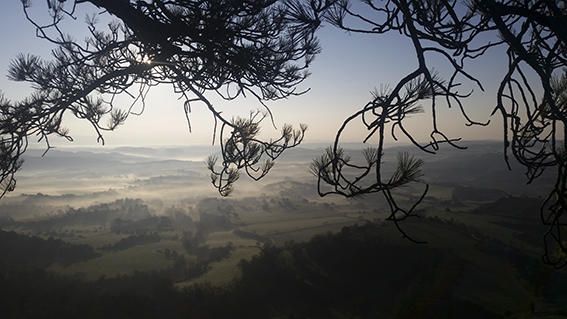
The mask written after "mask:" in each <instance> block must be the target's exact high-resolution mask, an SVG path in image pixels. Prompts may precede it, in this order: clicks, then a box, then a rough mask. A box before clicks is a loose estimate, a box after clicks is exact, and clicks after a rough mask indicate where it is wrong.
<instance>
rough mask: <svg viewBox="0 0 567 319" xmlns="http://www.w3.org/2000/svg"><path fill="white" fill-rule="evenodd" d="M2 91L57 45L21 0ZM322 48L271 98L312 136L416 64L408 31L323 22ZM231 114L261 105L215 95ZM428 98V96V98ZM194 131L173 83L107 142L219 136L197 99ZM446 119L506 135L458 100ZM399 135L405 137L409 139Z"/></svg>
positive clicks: (76, 127) (454, 126)
mask: <svg viewBox="0 0 567 319" xmlns="http://www.w3.org/2000/svg"><path fill="white" fill-rule="evenodd" d="M32 3H33V4H34V5H35V6H36V7H34V8H35V10H34V13H36V14H39V15H41V14H44V11H43V10H42V8H43V7H42V6H44V5H45V4H44V1H38V0H36V1H33V2H32ZM0 6H1V7H0V30H4V31H3V32H2V33H0V40H1V41H2V43H3V45H2V46H1V47H0V73H1V74H2V75H1V76H0V91H2V92H3V93H4V95H5V96H6V97H8V98H10V99H11V100H18V99H22V98H23V97H25V96H27V95H28V94H29V93H30V92H31V90H30V88H29V86H28V85H27V84H25V83H14V82H11V81H9V80H8V79H7V78H6V76H5V75H6V74H7V69H8V66H9V64H10V61H11V60H12V59H13V58H14V57H16V55H17V54H19V53H32V54H37V55H41V56H47V55H48V54H49V52H50V50H51V49H52V48H53V46H52V45H51V44H50V43H48V42H46V41H44V40H41V39H38V38H36V37H35V30H34V28H33V26H32V25H31V24H30V23H29V22H27V21H26V20H25V17H24V15H23V11H22V8H21V3H20V1H19V0H4V1H3V2H2V4H1V5H0ZM83 21H84V14H78V17H77V20H76V21H68V23H69V28H79V27H81V26H82V27H84V23H83ZM318 37H319V40H320V44H321V47H322V53H321V54H319V55H318V56H317V57H316V58H315V61H314V62H313V64H312V67H311V69H310V72H311V76H310V77H309V78H308V79H307V80H306V81H305V82H304V83H303V84H302V85H301V86H300V88H304V89H305V88H310V91H309V92H308V93H306V94H304V95H301V96H295V97H291V98H289V99H286V100H283V101H278V102H274V103H268V106H269V107H270V109H271V111H272V112H273V114H274V117H275V123H276V125H277V126H278V127H281V126H282V125H283V124H284V123H289V124H292V125H294V126H296V127H297V126H298V125H299V123H305V124H307V125H308V126H309V130H308V132H307V135H306V138H305V142H306V143H330V142H331V141H332V140H333V139H334V137H335V134H336V131H337V129H338V128H339V127H340V125H341V124H342V122H343V121H344V119H345V118H346V117H347V116H349V115H350V114H352V113H354V112H356V111H357V110H358V109H359V108H360V107H362V106H363V105H364V104H365V103H366V102H368V101H369V100H370V99H371V94H370V91H372V90H373V89H375V88H380V87H381V86H383V85H390V86H393V85H395V83H397V82H398V81H399V80H400V79H401V78H402V77H403V76H405V75H406V74H407V73H408V72H410V71H411V70H413V69H414V68H415V67H416V63H417V62H416V59H415V54H414V52H413V50H412V47H411V43H410V41H409V40H408V39H407V38H404V37H401V36H399V35H397V34H387V35H382V36H368V35H359V34H349V33H346V32H343V31H341V30H338V29H336V28H334V27H332V26H330V25H324V26H323V28H322V29H321V30H320V32H319V34H318ZM501 53H502V52H499V51H498V50H496V51H494V52H489V53H488V54H487V55H486V56H485V57H484V58H483V59H482V60H481V61H480V62H479V63H476V64H474V65H472V66H471V68H470V69H469V70H470V71H472V72H471V73H472V74H473V75H475V76H477V77H478V78H479V79H480V80H481V81H482V82H483V83H484V85H485V88H486V92H481V91H480V90H478V89H476V91H475V93H474V94H473V96H472V97H471V98H469V99H467V100H466V101H465V107H466V109H467V110H468V112H469V114H470V116H471V117H472V118H473V119H475V120H478V121H486V120H487V119H489V118H490V117H489V116H490V113H491V111H492V108H493V105H494V103H495V94H494V89H495V87H496V85H497V81H498V79H499V78H501V77H502V76H503V70H504V65H505V62H506V60H505V57H504V55H503V54H501ZM431 62H432V63H431V65H433V66H434V67H435V68H436V69H437V70H440V71H441V72H442V71H443V70H446V65H445V63H443V62H441V63H436V62H439V61H438V60H431ZM213 101H214V103H215V105H216V106H217V107H219V108H220V109H221V110H222V111H223V112H225V114H233V115H241V116H246V115H247V114H248V113H249V111H250V110H255V109H261V108H262V106H261V105H259V103H258V102H257V101H255V100H254V99H245V100H242V99H241V100H238V101H233V102H225V101H222V100H220V99H216V98H214V99H213ZM424 106H427V104H424ZM191 120H192V121H191V124H192V128H193V130H192V132H191V133H189V130H188V127H187V123H186V122H185V116H184V113H183V101H182V100H178V97H177V96H175V95H174V94H173V92H172V90H171V89H170V87H158V88H155V89H153V91H152V92H151V93H150V95H149V96H148V99H147V104H146V109H145V111H144V113H143V114H142V115H141V116H132V117H130V118H129V119H128V120H127V122H126V123H125V124H124V125H123V126H121V127H119V128H118V129H117V130H116V131H115V132H111V133H107V134H105V138H106V145H110V146H118V145H193V144H210V143H211V142H212V133H213V129H212V127H213V119H212V116H211V114H210V113H209V112H208V111H207V110H205V108H204V106H194V107H193V110H192V113H191ZM439 120H440V121H439V122H440V127H441V128H442V129H443V130H444V131H445V132H447V133H448V135H449V136H451V137H462V138H463V139H465V140H494V139H501V138H502V131H501V126H500V122H501V119H500V118H499V117H493V118H492V122H491V124H490V125H489V126H488V127H467V126H465V123H466V122H465V120H464V119H463V117H462V116H461V115H460V112H459V111H458V110H457V109H455V108H453V109H447V108H442V109H440V110H439ZM83 122H84V121H78V120H76V119H73V118H72V116H69V117H67V118H66V119H65V123H64V126H66V127H68V128H69V129H70V133H71V135H72V136H73V137H74V138H75V145H94V144H96V135H95V133H94V131H93V130H92V128H90V127H89V126H88V125H86V123H83ZM409 123H410V124H409V125H408V127H410V129H411V131H412V132H413V133H414V135H415V136H416V137H417V139H418V140H422V141H425V140H426V139H427V137H428V136H429V131H430V130H431V119H430V116H429V114H428V113H427V112H426V113H424V114H419V115H416V116H414V118H412V119H411V120H410V122H409ZM263 134H264V135H265V136H274V137H275V136H277V131H275V130H274V128H272V127H271V125H269V123H268V122H266V125H265V126H264V127H263ZM364 137H365V130H364V129H363V128H362V127H352V128H349V129H348V130H347V131H346V133H345V135H344V139H343V140H342V141H344V142H350V143H352V142H361V141H362V139H363V138H364ZM407 142H408V141H407V140H403V139H402V140H400V141H399V143H407ZM56 144H57V145H59V144H61V145H65V144H67V142H63V141H56Z"/></svg>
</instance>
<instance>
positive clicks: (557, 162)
mask: <svg viewBox="0 0 567 319" xmlns="http://www.w3.org/2000/svg"><path fill="white" fill-rule="evenodd" d="M22 3H23V5H24V11H25V12H26V15H27V9H28V7H29V1H25V0H23V1H22ZM48 4H49V12H50V14H51V17H52V22H51V23H49V24H48V25H45V26H43V25H39V24H37V23H35V22H34V20H33V19H32V18H31V17H30V16H29V15H27V16H28V19H29V20H30V22H31V23H34V24H35V25H36V27H37V30H38V36H39V37H40V38H44V39H46V40H48V41H51V42H53V43H55V44H57V45H58V49H56V50H55V51H54V52H53V60H52V61H43V60H41V59H40V58H38V57H34V56H29V55H27V56H20V57H18V58H17V59H16V60H15V61H14V62H13V65H12V68H11V70H10V77H11V78H12V79H14V80H18V81H28V82H30V83H32V84H33V86H34V87H35V89H36V90H35V92H34V94H32V95H31V96H30V97H29V98H28V99H25V100H23V101H20V102H9V101H6V100H3V99H2V100H0V135H1V140H0V151H1V153H0V169H1V174H2V175H1V176H0V182H1V183H2V186H3V189H4V191H9V190H11V189H13V187H14V185H15V180H14V173H15V172H16V171H17V170H18V168H19V166H20V164H21V161H20V156H21V154H22V153H23V152H24V151H25V149H26V146H27V138H28V137H29V136H32V135H38V136H39V137H40V139H42V140H44V141H45V142H46V143H47V146H48V149H49V142H48V137H49V136H52V135H60V136H63V137H66V138H68V139H71V137H70V136H69V135H68V132H67V131H66V130H65V129H64V128H63V127H62V126H61V121H62V117H63V114H64V113H72V114H73V115H75V116H76V117H78V118H80V119H85V120H87V121H89V122H90V123H91V124H92V126H93V127H94V129H95V130H96V132H97V133H98V134H99V138H100V140H101V141H102V134H101V132H102V131H103V130H112V129H114V128H116V127H117V126H118V125H120V124H121V123H123V122H124V121H125V120H126V118H127V117H128V116H129V115H130V114H131V113H132V112H133V109H132V107H127V108H125V109H118V108H117V107H115V105H114V104H115V103H114V102H113V101H114V97H115V96H116V95H118V94H130V95H131V96H132V98H133V101H134V103H141V104H142V105H143V103H144V97H145V95H146V93H147V91H148V90H149V89H150V88H151V87H153V86H155V85H158V84H169V85H171V86H172V88H173V90H174V92H175V93H176V94H178V95H179V96H180V97H182V98H183V99H184V100H185V104H184V107H185V112H186V114H187V120H188V124H190V122H189V119H190V118H189V117H190V113H191V105H192V104H193V103H197V102H198V103H204V104H205V105H206V106H207V107H208V109H209V110H210V111H211V113H212V115H213V116H214V118H215V120H216V122H217V123H218V125H219V127H218V129H216V128H215V132H216V134H217V135H218V136H217V137H216V138H218V141H219V144H220V145H221V147H222V158H221V159H220V162H221V163H220V165H218V166H217V162H218V160H217V159H216V158H210V160H209V161H208V166H209V169H210V170H211V171H212V173H211V178H212V182H213V184H214V185H215V187H217V188H218V190H219V192H220V193H221V194H222V195H227V194H229V193H230V192H231V191H232V186H233V183H234V182H235V181H236V180H237V179H238V176H239V172H240V171H242V170H244V171H245V172H246V173H247V174H248V175H250V176H252V177H253V178H255V179H259V178H261V177H263V176H264V175H265V174H266V173H267V171H268V170H269V169H270V168H271V167H272V165H273V163H272V160H274V159H275V158H277V157H278V156H279V155H280V154H281V153H282V152H283V151H284V150H285V149H287V148H289V147H293V146H295V145H297V144H298V143H299V142H301V140H302V138H303V134H304V132H305V129H306V127H305V126H301V127H300V129H299V130H293V129H292V128H291V127H289V126H284V127H283V131H282V136H281V138H279V139H276V140H275V141H268V142H266V141H262V140H259V139H257V134H258V132H259V129H260V126H259V124H260V122H261V121H262V120H263V119H265V117H266V116H268V115H269V116H270V117H271V113H269V109H267V108H266V112H267V115H264V114H263V113H252V114H251V115H250V116H249V117H247V118H242V119H227V118H225V117H223V115H222V114H221V112H220V111H218V109H217V108H216V107H215V105H213V104H212V103H211V102H210V100H209V99H208V97H207V95H208V94H211V93H213V94H218V95H220V96H221V97H223V98H224V99H226V100H232V99H234V98H236V97H238V96H244V95H251V96H253V97H255V98H257V99H258V100H260V101H262V102H264V101H270V100H277V99H282V98H286V97H289V96H291V95H294V94H300V93H301V92H296V87H297V85H298V84H299V83H301V82H302V81H303V80H304V79H305V77H306V76H307V73H306V72H305V71H306V69H307V67H308V65H309V62H310V61H311V59H312V58H313V56H314V55H315V54H316V53H317V52H318V46H317V43H316V40H315V38H314V35H313V34H314V31H315V30H316V28H317V27H318V26H319V25H320V23H321V22H323V21H327V22H330V23H331V24H333V25H335V26H337V27H338V28H340V29H343V30H346V31H349V32H353V33H366V34H375V35H377V36H378V35H380V34H384V33H388V32H397V33H400V34H402V35H405V36H406V37H407V38H408V41H410V42H411V44H412V45H413V48H414V50H415V55H416V60H417V67H416V69H415V70H413V71H412V72H410V73H409V74H407V75H405V76H403V77H402V78H401V79H400V80H399V82H398V83H397V84H396V85H395V86H393V87H392V88H391V89H384V90H382V91H379V92H374V94H373V96H372V98H371V100H370V101H369V102H368V103H367V104H366V105H364V106H362V107H361V109H360V110H359V111H357V112H356V113H354V114H352V115H351V116H350V117H348V118H347V119H346V120H345V121H344V123H343V125H342V126H341V127H340V129H339V131H338V132H337V134H336V138H335V142H334V144H333V145H332V146H331V147H330V148H329V149H328V150H327V151H326V153H325V154H324V155H323V156H321V158H319V159H317V160H316V161H314V163H313V165H312V170H313V172H314V173H315V174H316V175H317V176H318V179H319V183H318V185H319V192H320V194H321V195H323V196H324V195H326V194H331V193H336V194H341V195H344V196H348V197H351V196H360V195H363V194H371V193H382V194H383V195H384V196H385V198H386V200H387V202H388V203H389V204H390V208H391V215H390V218H389V219H390V220H392V221H393V222H394V223H395V225H396V226H398V227H399V222H400V221H402V220H404V219H406V218H408V217H411V216H415V207H416V205H417V204H418V203H419V202H420V201H421V200H422V199H423V196H425V194H426V192H427V185H425V186H424V193H423V195H422V196H421V198H420V199H419V200H418V201H417V202H416V203H415V204H414V205H413V206H412V207H410V208H404V207H402V206H401V205H400V204H399V203H398V201H397V200H396V198H395V196H394V194H393V193H392V190H393V189H395V188H396V187H399V186H402V185H405V184H408V183H411V182H420V176H421V171H420V168H421V165H422V161H421V160H419V159H415V158H413V157H411V156H409V155H407V154H401V155H400V156H399V160H398V168H397V169H396V170H395V171H394V172H393V173H392V174H391V175H390V176H385V172H383V170H382V165H381V163H382V159H383V153H384V140H385V138H386V136H387V134H390V135H391V136H393V137H394V139H396V138H397V137H398V136H400V135H403V136H405V137H406V138H408V139H409V140H410V141H412V142H413V143H414V144H415V146H416V147H417V148H419V149H420V150H422V151H424V152H427V153H435V152H436V151H437V150H438V149H439V147H440V145H441V144H448V145H451V146H453V147H457V148H463V147H462V146H461V145H459V144H458V141H459V139H458V138H452V137H449V136H447V135H446V134H445V133H444V132H443V131H442V130H441V129H440V128H439V125H438V118H437V110H438V108H440V107H447V106H448V107H451V106H453V107H457V108H459V109H460V110H461V111H462V114H463V117H464V118H465V120H466V121H468V125H486V124H487V123H481V122H477V121H475V120H473V119H471V118H470V117H469V116H468V115H467V113H466V110H465V100H466V98H467V97H468V96H469V95H470V94H469V93H468V92H464V93H463V92H461V91H459V90H458V89H459V87H460V85H461V84H462V83H465V82H466V83H469V84H472V85H475V86H477V87H478V88H479V89H480V90H484V88H483V85H482V83H481V82H480V81H479V80H477V79H475V77H474V76H473V75H471V73H470V72H469V68H470V65H471V62H473V61H475V60H477V59H478V58H480V57H482V56H484V55H485V53H486V52H488V51H489V50H493V49H494V48H496V47H501V48H503V49H504V50H505V52H506V56H507V58H508V66H507V70H506V72H505V73H504V74H502V75H501V82H500V86H499V88H498V90H497V93H496V97H495V103H494V113H499V114H500V115H501V116H502V123H503V128H504V129H503V140H504V150H505V154H506V155H505V159H506V161H507V162H508V161H509V158H510V156H512V157H513V158H515V159H516V160H517V161H518V162H519V163H521V164H522V165H523V166H525V168H526V175H527V180H528V181H533V180H534V179H535V178H537V177H538V176H540V175H541V174H542V173H543V172H544V170H549V169H551V170H554V171H555V172H556V173H557V181H556V184H555V187H554V188H553V190H551V191H550V194H549V196H548V198H547V199H546V200H545V203H544V204H543V206H542V210H541V217H542V221H543V222H544V223H545V224H547V225H549V231H548V232H547V233H546V234H545V243H546V244H545V247H546V252H545V256H544V258H545V261H546V262H548V263H550V264H553V265H556V266H563V265H565V264H566V262H567V259H566V258H565V257H566V256H567V244H566V243H565V242H564V241H563V239H562V237H561V232H562V230H563V229H564V227H565V221H564V219H565V216H564V213H565V210H566V209H567V158H566V157H567V156H566V153H565V148H566V146H567V145H566V142H565V133H567V132H566V131H567V127H566V126H565V124H566V123H565V122H566V118H567V104H566V96H567V73H565V72H567V71H566V68H567V65H566V64H567V57H566V53H567V45H566V38H567V31H566V30H567V28H565V26H566V25H567V16H566V15H567V9H566V5H565V2H564V1H553V0H533V1H527V0H468V1H457V0H423V1H422V0H419V1H418V0H384V1H378V0H375V1H374V0H363V1H361V2H360V4H361V5H362V8H360V7H359V6H358V1H357V5H353V4H352V3H351V2H350V1H348V0H290V1H283V0H282V1H276V0H248V1H235V0H216V1H206V0H176V1H173V0H172V1H166V0H154V1H133V0H48ZM86 4H91V5H94V6H95V7H96V8H98V9H99V10H100V11H101V13H103V14H104V15H106V16H110V17H113V18H115V19H116V21H117V22H113V23H111V24H110V25H109V26H108V28H106V29H104V30H103V29H100V28H99V26H98V25H97V24H96V19H95V18H94V17H93V18H92V19H90V21H89V22H88V23H89V30H90V33H91V34H90V37H89V38H88V39H87V41H86V42H84V43H79V42H78V41H74V40H73V39H71V38H70V37H69V36H67V35H65V33H64V32H63V30H62V29H61V27H60V22H61V20H62V19H63V18H64V17H73V16H74V14H75V13H74V12H75V8H76V7H77V6H82V5H86ZM358 9H360V10H358ZM491 35H492V36H491ZM491 38H493V39H494V40H492V41H488V40H486V39H491ZM377 39H379V38H377ZM434 56H435V57H441V59H443V60H444V61H445V62H446V64H447V65H448V66H449V67H450V68H451V70H452V72H451V74H450V75H449V76H445V77H444V76H442V75H439V74H437V73H436V72H434V71H433V65H431V57H434ZM530 73H533V74H535V75H536V76H535V77H531V76H528V74H530ZM425 101H428V102H429V103H428V109H429V111H430V113H431V115H432V119H431V120H432V121H431V123H432V129H431V134H430V136H429V138H430V140H429V142H427V143H424V144H422V143H419V142H418V139H417V138H415V137H414V136H412V135H411V133H410V131H409V130H408V128H407V127H406V125H405V123H406V122H405V120H406V119H407V118H408V116H411V115H412V114H415V113H419V112H421V111H422V110H423V109H422V107H421V106H420V103H424V102H425ZM357 121H358V122H359V123H360V122H361V123H362V124H363V125H364V126H365V127H366V128H367V129H368V135H367V136H366V138H364V139H363V141H364V142H365V143H369V144H371V145H373V146H372V147H370V148H368V149H367V150H366V151H364V158H365V162H364V163H354V162H353V161H352V160H351V159H350V157H349V156H348V155H347V154H345V152H344V151H343V150H342V149H341V146H340V139H341V136H342V132H343V131H344V130H345V128H346V127H347V126H348V125H351V124H353V123H355V122H357ZM105 123H107V124H105ZM213 139H215V137H213ZM264 159H267V160H264ZM399 229H400V231H401V232H402V233H404V232H403V229H402V228H399ZM404 234H405V233H404ZM406 236H407V235H406Z"/></svg>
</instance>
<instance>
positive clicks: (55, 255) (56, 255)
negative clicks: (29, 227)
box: [0, 230, 99, 270]
mask: <svg viewBox="0 0 567 319" xmlns="http://www.w3.org/2000/svg"><path fill="white" fill-rule="evenodd" d="M0 256H1V258H0V269H3V270H6V269H11V270H18V269H44V268H47V267H48V266H49V265H51V264H54V263H57V264H60V265H63V266H66V265H70V264H72V263H76V262H79V261H83V260H87V259H91V258H95V257H97V256H99V254H97V253H96V252H95V250H94V249H93V248H92V247H90V246H88V245H73V244H69V243H66V242H64V241H62V240H60V239H53V238H49V239H47V240H45V239H42V238H39V237H35V236H27V235H21V234H18V233H16V232H7V231H3V230H0Z"/></svg>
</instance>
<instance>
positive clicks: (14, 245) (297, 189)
mask: <svg viewBox="0 0 567 319" xmlns="http://www.w3.org/2000/svg"><path fill="white" fill-rule="evenodd" d="M404 150H405V149H403V148H401V149H392V150H391V153H392V159H393V158H395V153H396V151H404ZM499 150H500V145H497V144H495V143H475V144H474V145H473V147H471V149H470V150H467V151H466V152H462V151H456V150H451V151H447V152H444V153H441V154H439V155H438V156H435V157H426V158H425V161H426V165H425V179H426V180H427V182H428V183H430V185H431V190H430V192H429V194H428V196H427V198H426V199H425V201H424V202H423V204H422V205H421V206H420V216H421V217H420V218H414V219H411V220H408V221H406V222H404V223H403V224H402V227H403V228H404V230H405V231H407V233H408V234H411V236H412V237H414V238H417V239H420V240H425V241H427V242H428V243H427V244H425V245H418V244H413V243H411V242H410V241H408V240H406V239H404V238H401V235H400V233H399V232H398V231H397V230H396V228H395V226H394V225H393V224H392V223H389V222H385V221H384V218H385V216H386V214H385V213H386V212H387V206H386V203H385V202H384V201H383V200H381V199H380V198H379V197H376V196H375V197H373V196H367V197H363V198H359V199H352V200H351V199H348V200H347V199H344V198H339V197H325V198H320V197H319V196H318V195H317V193H316V188H315V180H314V177H313V176H311V175H310V174H309V172H308V165H309V162H310V161H311V159H312V158H314V157H316V156H317V155H318V154H319V152H320V151H319V150H317V149H309V148H303V149H297V150H292V151H291V152H290V153H289V154H287V155H286V157H284V158H283V159H282V160H281V161H280V162H278V163H277V165H276V167H275V168H274V170H273V172H272V173H271V174H270V175H269V176H268V177H267V178H266V180H264V181H263V182H261V183H252V182H250V181H246V180H243V181H240V184H238V185H237V190H236V192H235V194H234V195H233V196H232V197H230V198H220V197H218V196H217V195H216V194H215V193H214V190H213V189H212V187H210V185H209V180H208V174H207V171H206V169H205V166H204V164H203V161H202V160H201V159H202V158H204V156H206V154H207V152H208V151H209V150H208V149H205V148H202V149H201V148H193V149H191V148H174V147H171V148H116V149H110V150H104V149H102V150H100V149H64V150H55V151H53V152H51V151H50V153H48V155H47V156H46V157H45V158H44V159H40V157H39V154H40V152H39V150H38V151H37V152H33V151H32V152H30V154H29V155H28V158H26V162H25V165H24V168H23V170H22V173H21V175H20V179H19V180H18V183H19V184H18V188H17V190H16V192H17V193H13V194H10V195H9V196H8V197H6V198H4V199H2V201H0V229H1V230H0V254H1V256H2V258H1V259H0V294H1V295H2V296H1V297H0V316H1V317H2V318H55V317H59V318H67V317H69V318H71V317H72V318H77V317H81V318H103V317H104V318H567V272H566V271H564V270H554V269H552V268H550V267H548V266H546V265H544V264H543V263H542V262H541V255H542V249H543V246H542V234H543V232H544V231H545V228H544V227H543V226H541V225H540V221H539V206H540V204H541V201H542V196H544V195H545V194H546V191H547V189H549V188H548V187H549V185H550V183H552V180H553V179H552V178H551V177H552V176H551V177H550V176H546V175H544V176H542V178H541V179H540V180H539V181H538V183H537V184H535V185H525V181H524V180H523V179H522V176H521V174H520V172H518V171H516V172H509V171H507V170H506V168H505V165H504V163H503V161H502V155H501V154H500V153H499ZM355 153H356V152H355ZM355 160H356V157H355ZM85 167H88V168H89V169H88V170H86V169H85ZM420 187H421V186H420V185H418V186H416V187H406V188H403V189H401V190H399V191H398V192H397V193H396V196H398V198H400V199H401V202H402V203H403V204H405V205H411V203H413V201H414V200H415V199H416V197H417V196H418V194H419V192H420V191H421V189H420Z"/></svg>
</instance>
